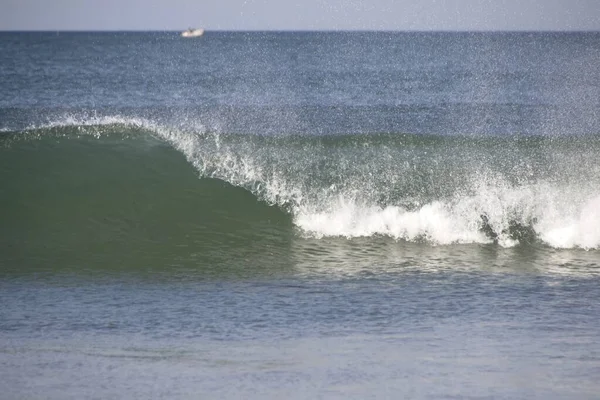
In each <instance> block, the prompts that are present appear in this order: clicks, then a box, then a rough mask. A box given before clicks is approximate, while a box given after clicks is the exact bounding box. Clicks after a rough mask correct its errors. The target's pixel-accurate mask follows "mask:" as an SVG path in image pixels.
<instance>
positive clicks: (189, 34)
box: [181, 28, 204, 37]
mask: <svg viewBox="0 0 600 400" xmlns="http://www.w3.org/2000/svg"><path fill="white" fill-rule="evenodd" d="M202 35H204V29H192V28H190V29H188V30H186V31H183V32H181V36H183V37H199V36H202Z"/></svg>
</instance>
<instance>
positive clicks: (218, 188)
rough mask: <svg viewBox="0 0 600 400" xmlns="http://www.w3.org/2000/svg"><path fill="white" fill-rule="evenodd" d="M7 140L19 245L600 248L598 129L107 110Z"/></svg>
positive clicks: (5, 170) (12, 227) (9, 202)
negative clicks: (329, 124)
mask: <svg viewBox="0 0 600 400" xmlns="http://www.w3.org/2000/svg"><path fill="white" fill-rule="evenodd" d="M1 137H2V143H1V144H2V146H1V147H0V153H1V154H2V156H1V157H0V166H1V168H0V175H1V176H2V181H3V182H8V184H7V185H5V186H4V187H3V191H4V193H3V195H2V198H3V199H4V200H3V203H4V204H3V209H4V212H3V214H5V217H6V219H7V221H8V223H7V224H4V228H3V229H2V230H3V236H4V239H5V240H6V241H9V242H10V241H12V243H13V244H14V243H17V242H19V243H24V242H29V243H33V242H36V241H38V242H39V243H44V242H47V241H50V240H52V239H51V238H52V237H55V236H56V235H59V236H61V237H62V239H61V240H62V241H58V240H57V241H56V246H54V247H60V246H59V244H58V243H59V242H60V243H62V244H61V245H65V244H64V243H65V242H64V240H65V237H68V238H70V239H69V240H71V242H69V243H71V245H72V246H88V247H93V246H95V245H97V246H100V245H102V246H106V245H107V243H112V245H114V246H117V247H118V246H121V245H122V246H125V244H123V243H129V242H127V241H126V240H123V238H126V237H128V238H130V237H133V236H141V237H143V238H144V240H145V241H146V242H147V244H148V246H147V247H149V248H150V247H152V246H160V243H163V242H164V241H165V240H167V239H169V237H170V238H171V239H172V240H173V241H174V242H177V243H178V245H180V246H182V247H186V246H188V247H192V246H196V248H197V246H198V243H210V246H209V245H208V244H207V245H206V248H205V249H204V250H206V249H208V248H209V247H210V248H214V246H217V245H221V246H226V245H227V246H231V248H235V247H236V245H235V243H236V241H237V242H248V241H250V242H253V241H263V240H264V241H265V243H270V245H273V246H276V243H277V241H279V242H285V241H286V240H289V237H304V238H311V239H323V238H327V237H345V238H358V237H366V238H375V237H390V238H393V239H395V240H399V241H406V242H417V243H424V244H430V245H450V244H465V243H496V244H498V245H500V246H503V247H512V246H515V245H533V244H535V245H544V246H550V247H554V248H582V249H598V248H599V247H600V160H599V158H598V156H597V155H598V154H600V139H599V138H597V137H593V136H577V137H547V136H546V137H542V136H536V137H516V136H509V137H489V136H488V137H481V136H480V137H469V136H431V135H429V136H427V135H411V134H402V133H398V134H376V135H373V134H370V135H362V134H356V135H337V136H303V135H285V136H261V135H249V134H223V133H214V132H211V131H208V130H206V129H203V128H198V127H194V126H191V127H189V126H188V127H182V126H177V127H173V126H168V125H164V124H158V123H154V122H152V121H151V120H147V119H137V118H126V117H120V116H112V117H98V118H87V119H77V118H68V119H62V120H57V121H56V122H55V123H51V124H46V125H43V126H38V127H31V128H29V129H26V130H24V131H19V132H5V133H4V134H2V136H1ZM182 156H183V157H182ZM185 161H187V162H185ZM190 166H191V167H190ZM274 243H275V244H274ZM65 246H66V245H65ZM199 252H202V251H199ZM203 254H207V251H203Z"/></svg>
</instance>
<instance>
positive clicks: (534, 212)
mask: <svg viewBox="0 0 600 400" xmlns="http://www.w3.org/2000/svg"><path fill="white" fill-rule="evenodd" d="M574 192H575V188H556V187H553V186H551V185H547V184H538V185H535V186H525V187H516V188H511V187H506V186H503V185H502V184H499V185H498V186H491V187H487V188H486V189H482V190H481V191H480V192H479V193H477V194H475V195H472V196H464V195H463V196H460V195H459V196H457V197H455V198H453V199H449V200H446V201H433V202H431V203H428V204H425V205H422V206H421V207H419V208H418V209H415V210H407V209H405V208H403V207H398V206H387V207H376V206H370V205H368V204H361V203H360V201H357V200H355V199H348V198H345V197H344V196H339V197H338V198H337V199H335V200H334V201H333V202H332V204H330V205H329V206H328V207H327V210H325V211H314V210H313V209H311V207H298V208H297V210H296V213H295V217H294V222H295V223H296V224H297V225H298V227H300V228H301V229H302V230H303V231H304V232H305V233H306V234H307V235H310V236H314V237H317V238H321V237H326V236H340V237H346V238H353V237H364V236H373V235H384V236H389V237H392V238H395V239H401V240H407V241H420V240H425V241H427V242H430V243H432V244H437V245H447V244H453V243H489V242H491V241H492V238H490V237H489V236H487V235H486V234H484V232H483V231H482V229H481V228H482V216H485V217H486V218H487V224H488V225H489V227H490V228H491V229H492V231H493V232H495V234H496V235H497V237H496V238H495V239H496V241H497V242H498V244H500V245H501V246H504V247H512V246H514V245H516V244H518V243H519V242H518V240H517V239H516V238H514V237H513V236H511V227H512V226H514V225H515V224H518V225H520V226H521V227H522V229H531V230H532V231H533V232H534V233H535V235H536V236H537V237H538V238H539V239H541V240H542V241H543V242H544V243H545V244H547V245H549V246H552V247H556V248H583V249H598V248H600V195H595V196H592V197H589V196H588V197H587V198H586V197H585V196H581V194H577V193H576V192H575V194H574ZM580 197H583V198H584V199H583V200H580ZM567 204H569V207H567V206H566V205H567Z"/></svg>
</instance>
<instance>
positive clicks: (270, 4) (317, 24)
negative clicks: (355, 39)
mask: <svg viewBox="0 0 600 400" xmlns="http://www.w3.org/2000/svg"><path fill="white" fill-rule="evenodd" d="M188 27H202V28H205V29H207V30H399V31H406V30H409V31H415V30H416V31H431V30H435V31H455V30H459V31H473V30H476V31H499V30H501V31H504V30H510V31H514V30H517V31H522V30H527V31H540V30H543V31H548V30H551V31H557V30H558V31H560V30H577V31H581V30H583V31H590V30H592V31H600V0H412V1H411V0H0V30H51V31H55V30H159V31H160V30H183V29H186V28H188Z"/></svg>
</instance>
